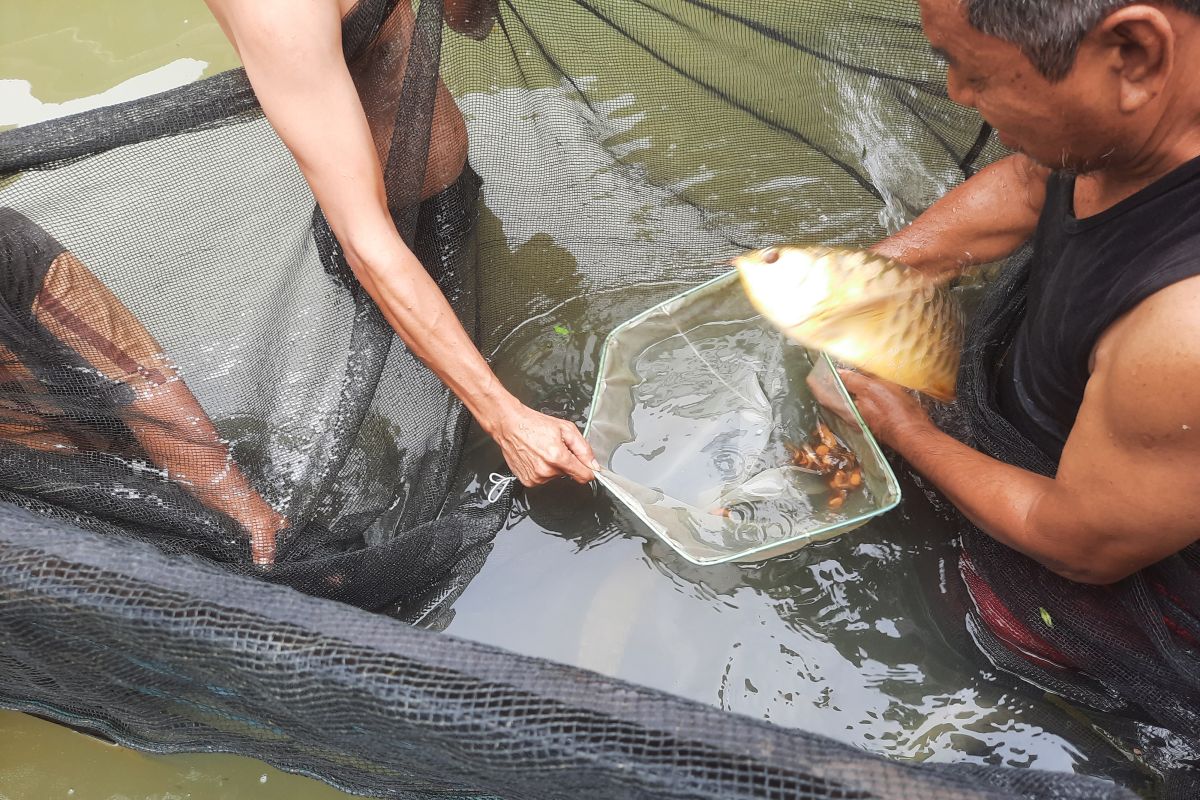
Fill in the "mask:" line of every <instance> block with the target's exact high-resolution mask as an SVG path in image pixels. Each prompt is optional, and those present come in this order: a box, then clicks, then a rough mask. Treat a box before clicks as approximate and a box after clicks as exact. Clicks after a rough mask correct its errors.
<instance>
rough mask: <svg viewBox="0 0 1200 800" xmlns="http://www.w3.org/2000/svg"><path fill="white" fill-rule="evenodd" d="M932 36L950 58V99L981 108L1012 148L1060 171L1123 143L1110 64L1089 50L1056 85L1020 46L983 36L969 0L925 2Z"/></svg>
mask: <svg viewBox="0 0 1200 800" xmlns="http://www.w3.org/2000/svg"><path fill="white" fill-rule="evenodd" d="M920 5H921V21H922V23H923V25H924V28H925V36H926V37H927V38H928V39H929V42H930V44H931V45H933V48H934V50H935V51H936V52H938V53H939V54H940V55H942V56H943V57H944V58H945V60H946V63H947V67H948V69H947V86H948V89H949V92H950V99H952V100H953V101H954V102H956V103H959V104H960V105H964V106H970V107H972V108H975V109H977V110H978V111H979V113H980V114H981V115H982V116H983V118H984V119H985V120H987V122H988V123H990V124H991V126H992V127H993V128H995V129H996V131H997V133H998V134H999V136H1000V140H1001V142H1003V143H1004V144H1005V145H1006V146H1007V147H1009V148H1011V149H1013V150H1018V151H1020V152H1023V153H1025V154H1026V155H1028V156H1029V157H1030V158H1032V159H1033V160H1035V161H1037V162H1039V163H1041V164H1044V165H1046V166H1048V167H1051V168H1053V169H1067V170H1071V171H1075V172H1087V171H1089V170H1092V169H1096V168H1098V167H1101V166H1103V165H1104V164H1105V163H1106V161H1107V160H1108V158H1109V157H1111V156H1112V155H1113V154H1114V151H1115V150H1116V149H1117V148H1118V142H1119V141H1120V140H1121V138H1122V136H1121V129H1120V125H1121V122H1122V119H1121V114H1120V113H1119V112H1118V110H1117V104H1116V98H1115V96H1114V95H1113V94H1112V92H1113V87H1112V86H1111V85H1110V84H1109V82H1108V81H1107V80H1105V75H1106V71H1105V70H1104V69H1103V67H1102V65H1101V64H1099V63H1096V62H1095V59H1091V60H1089V58H1088V56H1087V55H1086V54H1085V53H1083V52H1081V53H1080V58H1079V59H1078V60H1077V62H1076V64H1075V66H1074V67H1073V68H1072V70H1071V72H1070V73H1068V75H1067V76H1066V77H1065V78H1064V79H1063V80H1061V81H1058V82H1057V83H1051V82H1050V81H1048V80H1046V79H1045V78H1044V77H1042V75H1041V74H1040V73H1039V72H1038V71H1037V69H1036V68H1035V67H1034V66H1033V64H1032V63H1030V61H1029V59H1027V58H1026V57H1025V55H1024V54H1023V53H1022V52H1021V50H1020V49H1019V48H1018V47H1017V46H1016V45H1014V44H1011V43H1009V42H1006V41H1003V40H1002V39H997V38H995V37H993V36H988V35H986V34H983V33H980V32H979V31H978V30H976V29H975V28H973V27H971V25H970V23H969V22H968V21H967V16H966V10H965V8H964V7H963V5H962V2H961V0H920Z"/></svg>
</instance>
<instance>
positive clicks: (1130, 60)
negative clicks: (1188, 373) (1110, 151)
mask: <svg viewBox="0 0 1200 800" xmlns="http://www.w3.org/2000/svg"><path fill="white" fill-rule="evenodd" d="M1088 38H1089V39H1093V40H1094V42H1095V43H1096V45H1098V46H1099V47H1102V48H1104V49H1105V51H1106V53H1107V57H1106V58H1105V61H1106V63H1107V64H1108V65H1109V67H1110V69H1111V70H1112V71H1113V72H1114V73H1115V74H1116V77H1117V79H1118V80H1119V81H1120V88H1119V96H1118V99H1119V102H1120V108H1121V111H1123V112H1125V113H1131V112H1134V111H1137V110H1138V109H1140V108H1142V107H1143V106H1145V105H1146V104H1147V103H1149V102H1151V101H1152V100H1153V99H1154V98H1155V97H1157V96H1158V95H1159V94H1160V93H1161V92H1162V90H1163V87H1164V85H1165V84H1166V82H1167V78H1168V77H1169V76H1170V74H1171V70H1172V69H1173V68H1174V66H1175V46H1176V38H1175V29H1174V27H1173V26H1172V25H1171V20H1170V19H1169V18H1168V17H1167V15H1166V14H1164V13H1163V12H1162V10H1161V9H1159V8H1156V7H1154V6H1152V5H1147V4H1144V3H1135V4H1133V5H1130V6H1125V7H1124V8H1121V9H1118V10H1117V11H1114V12H1113V13H1111V14H1109V15H1108V17H1106V18H1105V19H1104V20H1103V21H1102V22H1101V23H1100V24H1099V25H1098V26H1096V29H1095V30H1094V31H1092V33H1090V34H1089V35H1088Z"/></svg>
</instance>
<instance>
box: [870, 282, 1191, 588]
mask: <svg viewBox="0 0 1200 800" xmlns="http://www.w3.org/2000/svg"><path fill="white" fill-rule="evenodd" d="M1198 304H1200V279H1192V280H1189V281H1185V282H1183V283H1180V284H1177V285H1175V286H1172V287H1170V288H1169V289H1166V290H1164V291H1162V292H1160V293H1159V294H1157V295H1155V296H1154V297H1152V298H1150V299H1149V300H1147V301H1146V302H1144V303H1143V304H1142V305H1141V306H1139V307H1138V308H1137V309H1135V310H1134V311H1133V312H1131V314H1130V315H1129V316H1128V317H1127V318H1126V319H1124V320H1122V321H1121V322H1119V323H1117V325H1115V326H1114V327H1113V329H1112V330H1111V331H1110V332H1109V333H1108V334H1106V336H1105V338H1104V339H1103V340H1102V343H1101V346H1100V347H1099V348H1098V349H1097V358H1096V367H1095V370H1094V371H1093V373H1092V377H1091V379H1090V380H1089V382H1088V386H1087V390H1086V393H1085V396H1084V401H1083V405H1082V407H1081V408H1080V411H1079V415H1078V417H1077V419H1076V422H1075V426H1074V428H1073V429H1072V431H1071V434H1070V436H1069V438H1068V440H1067V444H1066V448H1065V449H1064V451H1063V455H1062V459H1061V462H1060V465H1059V471H1058V474H1057V476H1056V477H1055V478H1054V479H1050V478H1045V477H1042V476H1039V475H1035V474H1034V473H1031V472H1026V471H1025V470H1021V469H1018V468H1017V467H1013V466H1010V465H1008V464H1004V463H1001V462H999V461H996V460H994V459H991V458H988V457H987V456H984V455H982V454H980V453H978V452H976V451H974V450H971V449H970V448H969V447H967V446H966V445H963V444H961V443H960V442H957V441H955V440H954V439H952V438H951V437H949V436H947V435H945V434H944V433H941V432H940V431H938V430H937V429H936V428H934V427H933V425H932V424H931V423H928V421H927V420H926V421H925V422H924V423H921V422H915V423H914V424H906V425H899V426H897V427H896V428H895V429H894V430H893V431H891V432H890V434H889V438H891V439H892V444H893V446H894V447H896V449H897V450H899V452H900V453H902V454H903V455H904V456H905V457H906V458H907V459H908V460H909V461H910V462H911V463H912V464H913V466H914V467H916V469H917V470H918V471H920V472H921V473H922V474H924V475H925V476H927V477H928V478H930V479H931V480H932V481H933V482H934V483H935V484H936V485H937V486H938V488H939V489H941V490H942V491H943V492H944V493H945V494H946V496H947V497H948V498H949V499H950V500H951V501H952V502H954V504H955V505H956V506H958V507H959V508H960V509H961V510H962V511H963V512H964V513H965V514H966V515H967V516H968V517H969V518H970V519H971V520H972V521H973V522H975V523H976V524H977V525H978V526H979V527H980V528H981V529H982V530H983V531H985V532H986V533H988V534H990V535H991V536H993V537H994V538H996V539H998V540H1000V541H1001V542H1004V543H1005V544H1007V545H1009V546H1010V547H1013V548H1015V549H1017V550H1020V551H1021V552H1023V553H1025V554H1026V555H1029V556H1031V557H1032V558H1034V559H1036V560H1038V561H1039V562H1041V563H1043V564H1045V565H1046V566H1047V567H1049V568H1050V569H1052V570H1054V571H1055V572H1057V573H1059V574H1060V575H1063V576H1065V577H1067V578H1070V579H1072V580H1075V581H1079V582H1084V583H1111V582H1114V581H1117V580H1120V579H1121V578H1124V577H1126V576H1128V575H1130V574H1132V573H1134V572H1136V571H1137V570H1139V569H1141V568H1143V567H1146V566H1148V565H1150V564H1153V563H1154V562H1156V561H1159V560H1161V559H1162V558H1164V557H1166V556H1168V555H1171V554H1173V553H1176V552H1178V551H1179V550H1181V549H1183V548H1184V547H1186V546H1187V545H1189V544H1191V543H1192V542H1194V541H1196V540H1197V539H1198V538H1200V503H1197V501H1196V498H1197V497H1200V410H1198V409H1200V319H1197V318H1196V315H1195V313H1194V309H1195V308H1196V307H1197V305H1198Z"/></svg>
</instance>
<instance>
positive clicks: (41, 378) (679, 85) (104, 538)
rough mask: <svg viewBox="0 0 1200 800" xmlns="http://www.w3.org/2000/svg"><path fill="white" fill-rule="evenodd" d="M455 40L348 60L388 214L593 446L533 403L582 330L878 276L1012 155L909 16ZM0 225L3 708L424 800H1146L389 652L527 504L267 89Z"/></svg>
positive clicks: (565, 7) (589, 684)
mask: <svg viewBox="0 0 1200 800" xmlns="http://www.w3.org/2000/svg"><path fill="white" fill-rule="evenodd" d="M447 8H448V9H449V11H448V12H447V15H448V16H447V21H449V22H451V23H453V24H454V25H455V26H456V27H457V28H458V29H461V30H466V31H468V32H471V33H474V34H481V33H482V32H484V31H485V30H486V29H487V27H488V24H487V23H488V20H489V17H490V16H491V14H490V11H491V10H494V11H495V12H496V22H495V27H494V28H493V29H492V30H491V33H490V35H489V36H488V37H487V38H486V39H485V40H483V41H480V42H476V41H472V40H468V39H466V38H463V37H462V36H461V35H460V34H459V33H458V32H456V31H454V30H449V29H444V28H443V9H442V5H441V3H440V2H438V0H422V1H421V2H420V4H419V6H416V7H415V8H413V7H410V6H409V4H408V3H407V2H401V3H399V4H393V3H391V2H388V0H362V2H360V4H359V5H358V7H356V9H355V10H354V12H352V14H351V15H350V16H349V17H348V18H347V20H346V23H345V28H344V45H345V50H346V53H347V58H348V61H349V63H350V64H351V68H352V72H353V73H354V76H355V80H356V84H357V86H358V89H359V93H360V96H361V97H362V99H363V102H364V106H365V107H366V109H367V113H368V118H369V121H370V123H371V129H372V134H373V136H374V138H375V142H376V145H377V149H378V151H379V154H380V157H381V163H382V164H383V165H384V174H385V178H386V184H387V189H388V200H389V208H390V210H391V212H392V215H393V219H394V221H395V222H396V225H397V228H398V229H399V230H400V232H401V234H402V235H403V236H404V237H405V239H406V241H407V242H408V243H409V244H410V245H411V246H412V247H413V249H414V251H415V252H416V253H417V255H418V256H419V257H420V258H421V261H422V263H423V264H424V265H425V266H426V268H427V269H428V270H429V271H430V273H431V274H432V275H433V276H434V277H435V278H436V279H437V280H438V282H439V285H440V286H441V287H442V289H443V290H444V291H445V292H446V294H447V296H448V297H449V298H450V300H451V303H452V305H453V306H454V308H455V310H456V312H457V313H458V314H459V316H460V319H461V320H462V322H463V324H464V325H465V326H466V328H467V330H468V331H469V332H472V333H473V334H474V335H475V336H476V338H477V341H478V342H479V343H480V345H481V347H482V348H483V351H484V352H485V354H488V355H491V356H493V360H494V364H495V366H496V368H497V370H498V372H499V373H500V374H501V375H502V377H505V378H506V380H507V382H508V385H509V387H510V388H511V389H513V390H514V391H516V392H518V394H520V395H522V397H523V399H525V400H526V401H528V402H530V403H531V404H534V405H535V406H538V407H541V408H545V409H547V410H550V411H553V412H555V413H557V414H560V415H565V416H568V417H571V418H573V419H575V420H577V421H581V420H582V418H583V416H584V411H585V407H586V402H587V396H588V394H589V392H590V386H591V383H592V381H593V380H594V378H595V377H596V374H595V372H596V365H595V364H594V362H587V363H578V362H575V363H568V364H567V366H565V367H564V368H563V369H562V370H561V374H556V375H554V376H553V379H552V380H549V381H545V380H543V381H534V380H524V379H523V378H525V377H528V375H530V374H532V373H531V371H530V370H529V364H530V362H531V361H535V360H544V359H547V358H553V357H554V356H555V353H554V348H555V346H556V340H555V339H554V338H552V337H551V338H547V334H548V333H550V331H549V330H548V329H549V328H550V326H551V324H552V319H553V318H552V317H551V316H549V314H550V313H551V312H553V310H554V309H557V308H562V307H565V306H569V305H572V304H576V305H585V306H586V315H585V319H586V320H587V324H588V326H589V330H588V331H586V332H569V333H571V334H572V335H588V336H592V337H594V338H595V341H596V344H597V346H598V343H599V341H600V339H602V338H603V334H604V333H606V332H607V331H609V330H611V329H612V328H613V327H615V325H616V324H617V323H619V322H620V321H622V320H624V319H628V318H629V317H632V316H633V315H634V314H635V313H637V312H640V311H642V310H643V309H645V308H647V307H649V306H650V305H652V304H653V303H655V302H658V301H661V300H663V299H665V298H667V297H669V296H671V295H673V294H676V293H677V292H678V291H679V290H681V289H682V288H684V287H686V286H689V285H694V284H697V283H700V282H702V281H704V280H706V279H709V278H711V277H713V276H715V275H717V274H718V273H720V272H722V271H724V270H725V269H726V267H725V266H724V262H725V261H727V259H728V258H729V256H731V255H733V254H734V253H736V252H738V251H740V250H742V249H745V248H748V247H751V246H757V245H760V244H766V243H769V242H773V241H778V240H781V239H782V240H789V241H797V242H825V243H838V244H858V245H862V244H867V243H869V242H870V241H872V240H875V239H877V238H878V237H879V236H880V234H881V233H883V232H885V231H887V230H891V229H895V228H896V227H898V226H899V225H901V224H903V223H904V222H905V221H907V220H908V219H910V218H911V217H912V216H914V215H915V213H916V212H917V211H919V210H920V209H922V208H924V207H925V206H927V205H928V204H929V203H930V202H931V201H932V200H933V199H934V198H936V197H937V196H938V195H940V194H941V193H942V192H943V191H945V189H947V188H948V187H949V186H951V185H953V184H955V183H957V182H958V181H960V180H962V179H963V178H964V177H966V176H967V175H969V174H971V173H972V172H973V171H974V170H975V169H976V168H977V167H978V166H980V165H981V164H983V163H986V162H987V161H988V160H989V159H990V158H993V157H995V156H996V155H997V150H996V149H995V146H994V145H993V144H991V140H990V138H989V131H988V129H987V127H986V126H984V125H983V124H982V123H981V122H980V121H979V120H978V118H977V117H975V116H974V115H973V114H971V113H969V112H966V111H964V110H962V109H960V108H957V107H955V106H954V105H953V104H952V103H950V102H949V100H948V99H947V97H946V93H945V89H944V85H943V81H942V76H941V74H940V72H939V70H938V68H937V65H936V61H935V59H934V57H933V55H932V53H930V52H929V50H928V46H927V44H926V43H925V41H924V39H923V37H922V36H921V33H920V29H919V25H918V24H917V21H916V12H915V8H911V7H908V6H903V7H897V4H895V3H892V2H884V0H877V1H876V2H863V1H859V2H855V3H853V4H851V3H845V2H835V0H814V2H809V3H804V4H798V3H790V2H778V3H764V2H759V1H758V0H755V2H744V3H742V2H739V3H725V4H716V3H709V2H706V0H647V1H646V2H638V3H628V2H625V1H624V0H619V1H618V0H574V1H573V2H548V1H547V0H506V1H505V2H504V3H502V4H501V5H500V6H499V7H498V8H496V9H491V10H489V9H488V7H487V4H486V3H479V4H472V3H453V4H449V5H448V6H447ZM464 9H466V10H465V11H464ZM439 69H440V74H441V76H442V79H443V80H444V81H445V84H444V86H443V84H442V83H440V82H439V78H438V75H439ZM451 95H453V102H452V101H451ZM455 107H457V109H458V110H459V111H461V116H460V115H459V113H457V112H456V111H455ZM464 134H469V139H470V162H471V165H472V166H471V167H466V166H464V162H463V158H464V156H465V150H464V148H465V138H464ZM472 168H473V169H472ZM476 173H478V175H480V176H482V198H483V200H484V201H485V202H484V203H483V204H480V203H479V202H478V196H479V192H480V184H479V181H478V180H477V178H476ZM0 209H4V210H3V211H0V261H2V263H3V267H4V273H3V274H4V280H3V283H2V284H0V296H2V297H0V339H2V341H0V353H2V356H3V361H2V369H0V373H2V377H3V381H2V383H0V499H2V500H3V501H5V503H6V504H5V505H3V506H0V517H2V519H0V642H3V647H0V678H2V680H0V699H2V701H3V703H4V704H5V705H7V706H10V707H14V708H20V709H24V710H28V711H33V712H36V713H41V714H44V715H46V716H50V717H53V718H55V719H60V720H65V721H68V722H71V723H73V724H76V725H78V726H80V727H84V728H86V729H90V730H96V731H99V732H102V733H105V734H106V735H109V736H111V737H112V738H114V739H117V740H119V741H121V742H124V743H128V744H133V745H136V746H139V747H143V748H147V749H152V750H160V751H171V750H183V749H186V750H221V751H231V752H238V753H243V754H246V755H251V756H254V757H257V758H261V759H263V760H266V761H268V762H270V763H272V764H276V765H278V766H280V767H282V768H284V769H288V770H292V771H297V772H302V773H306V774H312V775H316V776H318V777H321V778H323V779H324V780H327V781H329V782H331V783H334V784H335V785H339V786H343V787H346V788H350V789H353V790H355V791H358V792H363V793H368V794H375V795H379V796H391V797H418V796H425V795H426V794H427V793H440V794H441V795H442V796H444V795H446V794H455V793H458V794H494V795H498V796H502V797H512V798H517V797H531V798H532V797H562V796H572V797H596V798H613V797H713V798H736V797H777V798H833V797H841V798H875V797H879V798H884V797H889V798H890V797H913V798H918V797H919V798H922V800H926V799H927V798H940V797H945V798H951V797H953V798H960V797H979V798H1006V797H1044V798H1075V797H1079V798H1083V797H1086V798H1094V797H1104V796H1112V797H1118V796H1124V792H1122V791H1121V790H1118V789H1115V788H1113V787H1110V786H1105V785H1103V784H1098V783H1096V782H1092V781H1088V780H1084V779H1079V778H1075V777H1074V776H1069V775H1052V774H1046V773H1041V772H1037V771H1032V770H1024V771H1018V770H1005V769H999V768H985V767H954V766H945V765H943V766H936V767H935V766H907V765H899V764H895V763H891V762H888V761H885V760H883V759H879V758H875V757H872V756H869V755H866V754H863V753H862V752H860V751H858V750H856V749H854V748H850V747H847V746H844V745H839V744H836V743H833V742H831V741H829V740H826V739H824V738H822V737H819V736H815V735H812V734H806V733H803V732H795V731H784V730H782V729H779V728H777V727H775V726H772V725H770V724H768V723H765V722H759V721H755V720H750V719H747V718H743V717H738V716H734V715H731V714H727V713H724V712H721V711H719V710H717V709H714V708H710V707H707V706H704V705H699V704H695V703H692V702H688V701H684V700H682V699H679V698H675V697H671V696H669V695H665V694H662V693H659V692H654V691H650V690H646V689H642V688H638V687H636V686H633V685H630V684H625V683H621V682H619V681H615V680H610V679H605V678H602V677H600V676H598V675H595V674H593V673H588V672H585V671H581V670H576V669H571V668H566V667H561V666H558V665H555V664H552V663H549V662H546V661H541V660H538V659H531V658H522V657H520V656H516V655H513V654H511V653H506V652H503V651H501V650H497V649H495V648H491V647H484V646H479V645H474V644H470V643H467V642H463V641H460V640H456V639H454V638H452V637H448V636H445V635H441V634H436V633H433V632H430V631H423V630H419V629H416V628H414V627H411V626H408V625H405V624H402V623H401V622H400V621H398V620H397V619H390V618H388V617H389V616H390V617H395V618H398V619H399V620H404V621H409V622H419V623H421V624H422V625H423V626H425V627H437V626H438V625H440V624H442V623H443V622H444V621H445V620H446V619H447V618H448V616H449V615H450V614H452V613H453V600H454V597H455V596H456V594H457V593H458V592H460V591H462V589H463V587H464V586H465V585H466V584H467V582H469V581H470V579H471V576H472V575H473V574H474V572H475V571H476V570H478V568H479V566H480V564H481V563H482V562H483V560H484V559H485V558H486V556H487V552H488V549H489V545H490V542H491V540H492V537H493V536H494V535H495V533H496V531H497V530H498V529H499V528H500V527H501V526H502V524H503V523H504V518H505V515H506V513H507V510H508V505H509V503H508V500H507V497H506V496H504V495H501V496H500V497H499V499H496V496H495V495H493V498H492V499H493V501H492V502H488V500H487V499H485V498H484V497H482V495H483V494H484V493H483V492H480V491H478V489H479V488H480V483H481V482H480V480H479V478H478V475H477V465H474V464H471V463H467V462H465V461H464V460H463V458H462V442H463V435H464V428H465V426H466V422H467V421H466V419H465V416H464V414H463V413H462V411H461V408H460V407H459V405H458V404H457V403H456V402H455V401H454V400H453V399H452V398H451V397H450V395H449V393H448V392H447V390H446V389H445V388H444V387H443V386H442V385H441V384H440V383H439V382H438V381H437V379H436V378H435V377H434V376H433V375H432V374H430V373H429V372H428V371H427V370H426V369H425V368H424V367H423V366H422V365H421V364H420V363H419V362H418V361H417V360H416V359H415V358H414V357H413V355H412V354H411V353H410V352H409V351H408V350H407V349H406V348H405V347H404V346H403V344H402V343H401V342H400V341H399V340H397V339H396V338H395V336H394V335H393V334H392V333H391V332H390V330H389V329H388V327H387V325H386V323H385V322H384V320H383V318H382V316H381V314H380V312H379V311H378V309H377V308H376V307H375V305H374V304H373V303H372V302H371V300H370V298H369V297H368V296H367V295H366V294H365V292H364V291H363V290H362V289H361V287H360V286H359V285H358V283H357V282H356V280H355V278H354V276H353V274H352V273H351V271H350V270H349V268H348V266H347V263H346V260H345V258H344V256H343V254H342V251H341V247H340V244H339V243H338V242H337V241H336V238H335V237H334V236H333V235H332V234H331V232H330V230H329V228H328V226H327V224H326V223H325V221H324V217H323V215H322V214H321V212H320V209H318V208H317V207H316V205H315V203H314V201H313V198H312V195H311V193H310V192H309V190H308V189H307V187H306V185H305V184H304V181H303V179H302V177H301V175H300V173H299V171H298V169H297V168H296V165H295V163H294V161H293V160H292V159H291V157H290V156H289V154H288V153H287V151H286V149H285V148H284V147H283V146H282V144H281V143H280V142H279V141H278V139H277V138H276V137H275V135H274V134H273V132H272V131H271V129H270V127H269V125H268V124H267V123H266V121H265V120H264V119H263V117H262V115H261V113H260V111H259V110H258V108H257V105H256V103H255V101H254V97H253V93H252V92H251V91H250V88H249V86H248V84H247V82H246V79H245V77H244V75H243V74H242V73H241V72H239V71H235V72H231V73H227V74H224V75H221V76H218V77H215V78H212V79H210V80H207V81H204V82H202V83H199V84H195V85H193V86H189V87H185V88H183V89H180V90H177V91H173V92H170V93H167V94H164V95H160V96H157V97H153V98H148V99H146V100H141V101H137V102H134V103H129V104H124V105H122V106H118V107H114V108H110V109H103V110H100V111H96V112H90V113H87V114H83V115H79V116H76V117H71V118H68V119H64V120H61V121H57V122H50V123H44V124H42V125H37V126H32V127H30V128H25V129H19V130H16V131H12V132H8V133H6V134H3V135H0ZM530 287H533V288H532V289H531V288H530ZM494 466H497V465H496V464H494V463H492V464H488V465H486V467H484V468H483V470H482V473H481V474H487V471H488V470H489V469H490V468H491V467H494ZM276 530H277V531H278V536H277V537H276V538H275V543H274V548H273V551H272V546H271V539H272V537H271V535H270V533H271V532H272V531H276ZM267 562H273V563H270V564H268V563H267ZM272 584H275V585H272ZM297 590H298V591H297ZM355 606H357V607H358V608H355ZM367 611H379V612H384V614H382V615H381V614H370V613H366V612H367Z"/></svg>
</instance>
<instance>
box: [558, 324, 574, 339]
mask: <svg viewBox="0 0 1200 800" xmlns="http://www.w3.org/2000/svg"><path fill="white" fill-rule="evenodd" d="M554 332H555V333H557V334H558V335H559V336H570V335H571V329H570V328H568V327H567V326H566V325H555V326H554Z"/></svg>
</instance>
